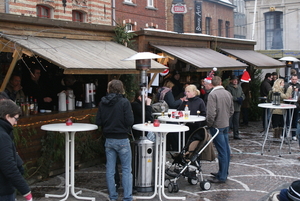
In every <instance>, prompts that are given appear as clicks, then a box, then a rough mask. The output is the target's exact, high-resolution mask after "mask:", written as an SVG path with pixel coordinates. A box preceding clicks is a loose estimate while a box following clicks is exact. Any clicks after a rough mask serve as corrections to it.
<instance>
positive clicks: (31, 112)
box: [29, 96, 34, 114]
mask: <svg viewBox="0 0 300 201" xmlns="http://www.w3.org/2000/svg"><path fill="white" fill-rule="evenodd" d="M29 111H30V114H34V103H33V99H32V96H30V99H29Z"/></svg>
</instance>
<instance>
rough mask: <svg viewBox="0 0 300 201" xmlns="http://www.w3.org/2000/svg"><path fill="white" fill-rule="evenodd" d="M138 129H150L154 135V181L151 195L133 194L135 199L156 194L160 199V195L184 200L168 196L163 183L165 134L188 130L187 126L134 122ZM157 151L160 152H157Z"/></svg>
mask: <svg viewBox="0 0 300 201" xmlns="http://www.w3.org/2000/svg"><path fill="white" fill-rule="evenodd" d="M132 128H133V129H135V130H138V131H152V132H154V133H155V135H156V143H155V148H156V150H155V170H154V172H155V179H154V180H155V181H154V193H153V194H152V195H151V196H134V198H135V199H153V198H154V197H155V196H156V195H157V194H158V196H159V199H160V200H162V196H163V197H165V198H166V199H177V200H178V199H180V200H185V199H186V198H185V197H170V196H167V195H166V194H165V192H164V183H165V164H166V136H167V134H168V133H169V132H183V131H188V130H189V127H187V126H184V125H174V124H160V126H159V127H154V126H153V124H135V125H133V127H132ZM158 152H159V153H160V154H158Z"/></svg>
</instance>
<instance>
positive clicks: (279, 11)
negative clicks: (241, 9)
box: [245, 0, 300, 50]
mask: <svg viewBox="0 0 300 201" xmlns="http://www.w3.org/2000/svg"><path fill="white" fill-rule="evenodd" d="M245 2H246V14H247V38H248V39H250V38H251V35H252V33H254V40H256V41H257V45H256V46H255V49H256V50H299V48H300V40H299V37H300V27H299V24H300V9H299V8H300V2H299V1H297V0H286V1H282V0H272V1H271V0H268V1H267V0H257V8H256V20H255V23H254V24H255V26H254V29H253V19H254V15H253V14H254V9H255V1H254V0H245Z"/></svg>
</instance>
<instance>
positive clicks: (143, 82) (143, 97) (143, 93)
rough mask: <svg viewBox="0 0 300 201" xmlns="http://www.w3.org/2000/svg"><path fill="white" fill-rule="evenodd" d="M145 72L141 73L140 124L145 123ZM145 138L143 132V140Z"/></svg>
mask: <svg viewBox="0 0 300 201" xmlns="http://www.w3.org/2000/svg"><path fill="white" fill-rule="evenodd" d="M146 84H147V82H146V71H145V70H142V71H141V87H142V93H141V95H142V123H145V113H146V112H145V104H146V103H145V93H146ZM144 137H145V131H143V138H144Z"/></svg>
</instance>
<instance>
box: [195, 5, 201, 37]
mask: <svg viewBox="0 0 300 201" xmlns="http://www.w3.org/2000/svg"><path fill="white" fill-rule="evenodd" d="M195 33H202V4H201V2H197V1H195Z"/></svg>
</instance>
